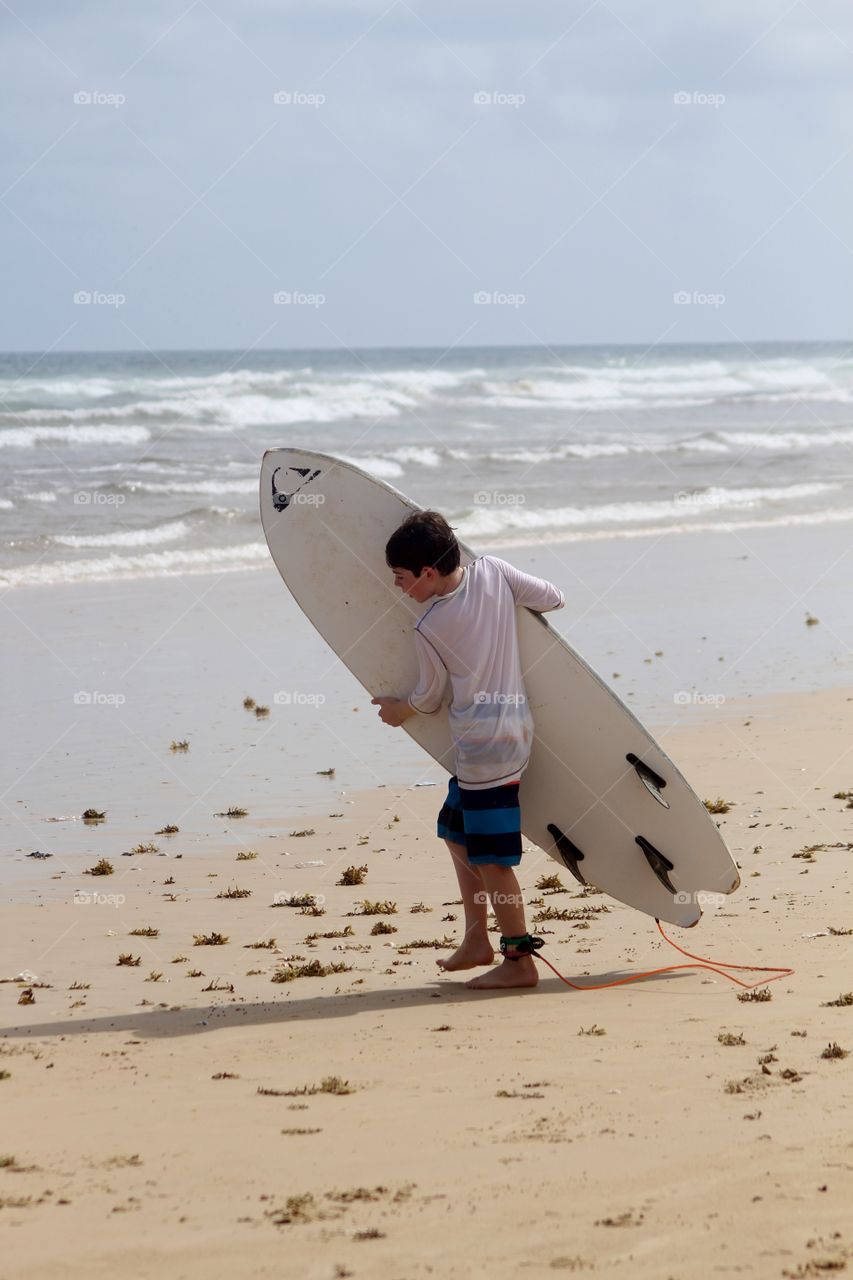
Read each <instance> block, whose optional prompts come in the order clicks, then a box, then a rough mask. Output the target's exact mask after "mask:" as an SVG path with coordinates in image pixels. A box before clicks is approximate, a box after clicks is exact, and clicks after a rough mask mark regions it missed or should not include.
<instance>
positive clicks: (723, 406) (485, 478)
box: [0, 342, 853, 588]
mask: <svg viewBox="0 0 853 1280" xmlns="http://www.w3.org/2000/svg"><path fill="white" fill-rule="evenodd" d="M284 445H289V446H296V447H298V446H304V447H306V448H311V449H317V450H320V451H322V452H327V453H331V454H334V455H336V456H339V457H341V458H344V459H347V460H349V461H352V462H354V463H356V464H357V465H359V466H361V467H362V468H364V469H365V470H366V471H368V472H371V473H372V474H373V475H375V476H377V477H380V478H381V479H383V480H387V481H389V482H390V483H392V484H394V485H395V486H397V487H398V488H400V489H401V490H402V491H403V492H405V493H406V494H408V495H410V496H411V497H412V498H414V499H415V500H416V501H417V502H420V503H421V504H423V505H429V506H433V507H437V508H438V509H440V510H441V511H443V512H444V513H445V514H446V515H447V516H448V517H449V519H450V520H451V523H452V524H453V525H454V526H455V527H456V529H457V531H458V533H459V535H460V536H461V537H462V538H464V539H466V540H469V541H471V542H472V543H473V544H474V545H475V547H477V548H478V549H482V550H485V549H488V548H489V547H490V546H501V547H508V546H513V545H519V544H539V543H542V542H549V541H550V542H555V541H565V540H591V539H602V538H622V539H626V538H634V537H639V536H643V535H645V534H648V533H661V532H667V533H669V534H674V535H679V536H682V537H685V538H689V537H690V535H691V533H694V532H696V531H700V530H701V531H708V530H713V529H740V528H763V527H772V526H786V525H789V526H790V525H798V524H799V525H804V524H808V525H813V524H830V523H848V522H850V521H853V347H851V346H849V345H848V344H845V343H842V342H827V343H761V344H755V345H754V346H753V347H752V348H751V349H747V348H745V347H744V346H742V345H732V346H726V345H720V344H707V345H684V344H680V345H678V346H661V345H658V346H654V347H651V348H649V347H640V346H636V347H628V346H609V347H592V346H583V347H555V348H553V349H545V348H541V347H536V348H522V347H489V348H466V349H456V350H450V351H446V352H443V351H440V350H415V349H397V350H393V349H391V350H376V349H373V350H365V351H360V352H345V351H344V352H342V351H307V350H306V351H291V352H278V351H259V352H252V353H249V354H245V353H240V352H229V351H221V352H209V351H208V352H177V351H168V352H162V353H159V354H149V353H139V352H128V353H124V352H109V353H67V354H48V355H33V354H29V355H28V354H22V353H20V354H10V355H4V356H0V472H2V488H0V524H2V539H0V585H2V586H4V587H7V588H11V587H16V586H22V585H28V584H36V585H37V584H53V583H60V582H62V583H74V582H91V581H99V580H100V581H102V580H106V579H111V578H132V577H158V576H162V575H172V574H182V575H183V574H188V573H197V572H210V571H217V572H227V571H235V570H247V569H251V568H254V567H259V566H261V565H266V564H267V563H268V555H267V551H266V546H265V543H264V540H263V535H262V533H261V530H260V525H259V522H258V515H257V476H258V469H259V465H260V459H261V454H262V453H263V451H264V450H265V449H267V448H271V447H277V446H284Z"/></svg>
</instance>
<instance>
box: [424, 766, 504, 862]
mask: <svg viewBox="0 0 853 1280" xmlns="http://www.w3.org/2000/svg"><path fill="white" fill-rule="evenodd" d="M437 833H438V835H439V836H440V838H441V839H442V840H450V841H452V843H453V844H461V845H464V846H465V849H466V851H467V854H468V861H469V862H470V863H472V864H473V865H474V866H477V865H479V864H481V863H484V862H493V863H496V864H497V865H498V866H499V867H517V866H518V864H519V863H520V862H521V809H520V808H519V805H518V783H517V782H507V783H503V784H502V785H501V786H498V787H487V788H486V789H485V790H482V791H469V790H468V789H467V788H466V787H460V786H459V782H458V780H457V779H456V777H452V778H451V779H450V784H449V786H448V788H447V799H446V800H445V802H444V804H443V805H442V806H441V810H440V812H439V815H438V826H437Z"/></svg>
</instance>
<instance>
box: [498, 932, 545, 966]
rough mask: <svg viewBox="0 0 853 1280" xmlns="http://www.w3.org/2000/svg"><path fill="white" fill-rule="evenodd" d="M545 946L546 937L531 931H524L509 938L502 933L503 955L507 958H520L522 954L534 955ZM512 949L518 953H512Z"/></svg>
mask: <svg viewBox="0 0 853 1280" xmlns="http://www.w3.org/2000/svg"><path fill="white" fill-rule="evenodd" d="M544 946H545V939H544V938H536V937H534V936H533V934H530V933H522V934H521V935H520V936H519V937H517V938H507V937H505V936H504V935H503V934H501V955H502V956H504V957H505V959H507V960H520V959H521V957H522V956H533V955H535V954H536V952H537V951H539V950H540V948H542V947H544ZM510 951H514V952H515V953H516V954H515V955H510V954H509V953H510Z"/></svg>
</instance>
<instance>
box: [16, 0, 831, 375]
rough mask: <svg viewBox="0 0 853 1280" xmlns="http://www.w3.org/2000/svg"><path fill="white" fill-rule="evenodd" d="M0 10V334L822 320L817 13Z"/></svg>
mask: <svg viewBox="0 0 853 1280" xmlns="http://www.w3.org/2000/svg"><path fill="white" fill-rule="evenodd" d="M0 24H2V38H3V44H4V48H5V53H6V70H5V72H4V77H3V84H2V87H0V98H2V105H3V122H2V126H0V127H2V133H3V148H2V175H0V177H1V178H2V181H0V187H2V190H3V193H4V194H3V196H2V204H0V219H2V234H3V242H4V250H5V252H4V260H5V261H4V271H3V277H4V279H3V286H4V287H3V299H4V306H3V310H2V333H0V348H2V349H3V350H18V351H20V350H38V351H41V350H45V349H48V348H51V349H57V350H63V349H65V350H98V349H131V350H135V349H144V348H145V347H150V348H154V349H157V348H238V349H244V348H249V347H255V346H258V347H267V348H269V347H277V348H281V347H316V346H321V347H337V346H340V345H347V346H351V347H364V346H438V347H445V346H451V345H464V346H477V345H486V344H492V343H500V344H515V343H523V344H535V343H542V342H547V343H599V342H601V343H608V342H638V343H646V342H649V343H651V342H654V341H670V342H687V341H715V340H716V341H741V340H745V341H750V342H751V341H757V340H762V339H765V340H767V339H821V338H842V339H843V338H849V337H851V336H853V325H851V323H850V318H851V298H853V288H851V285H853V270H851V255H853V217H851V212H853V209H851V206H853V201H851V167H853V154H851V149H853V126H852V125H851V122H853V10H851V7H850V5H849V2H845V0H810V3H809V4H806V3H800V2H799V0H795V3H793V4H790V5H788V4H786V0H737V2H735V0H695V2H694V3H690V4H684V5H681V6H678V5H673V4H672V3H671V0H648V2H647V3H641V2H640V0H634V2H633V3H628V2H627V0H606V3H605V2H604V0H595V2H593V0H590V2H589V3H587V2H585V0H581V2H580V3H570V4H565V3H556V2H554V3H548V4H546V3H541V2H539V0H526V2H525V3H522V4H500V3H496V2H495V0H490V2H489V3H486V2H483V0H464V3H459V0H454V2H453V3H447V2H445V0H433V3H429V4H425V3H413V2H412V3H404V2H403V0H397V2H395V3H390V2H389V3H383V2H382V0H379V2H378V3H373V2H372V0H351V2H350V3H346V4H338V3H327V2H325V0H304V2H303V3H301V4H299V5H295V4H291V3H286V2H283V0H210V2H208V0H195V2H190V0H187V2H186V3H184V2H182V0H176V2H175V3H166V2H164V0H146V3H145V4H144V5H139V4H136V3H129V2H128V0H76V2H75V3H73V4H70V3H68V0H44V2H43V3H35V2H34V0H29V2H27V0H9V3H8V4H7V3H5V0H4V4H3V6H2V8H0ZM276 95H278V98H279V100H278V101H276ZM288 97H289V101H288ZM75 98H76V99H77V100H76V101H75ZM81 99H82V100H81ZM80 295H83V297H84V298H85V297H86V296H87V295H88V296H90V298H91V300H90V301H88V302H86V301H83V302H80V301H77V302H75V297H79V296H80ZM277 295H278V296H279V297H281V296H282V295H283V296H284V297H285V298H287V296H288V295H289V297H290V301H289V302H287V301H279V302H276V301H275V298H276V296H277ZM477 295H480V296H481V299H482V298H483V297H485V298H486V299H487V300H486V301H483V300H481V301H476V300H475V299H476V298H477ZM677 295H681V296H682V298H684V297H686V299H687V300H686V301H676V296H677Z"/></svg>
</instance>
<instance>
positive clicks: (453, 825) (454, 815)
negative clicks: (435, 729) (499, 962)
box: [436, 776, 495, 973]
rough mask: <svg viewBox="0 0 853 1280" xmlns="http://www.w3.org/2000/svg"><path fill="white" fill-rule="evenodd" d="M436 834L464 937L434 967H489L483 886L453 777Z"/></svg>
mask: <svg viewBox="0 0 853 1280" xmlns="http://www.w3.org/2000/svg"><path fill="white" fill-rule="evenodd" d="M437 831H438V834H439V836H441V838H442V839H443V840H444V842H445V844H446V845H447V847H448V849H449V850H450V856H451V858H452V859H453V867H454V870H455V871H456V879H457V880H458V882H459V892H460V895H461V897H462V906H463V908H464V911H465V937H464V938H463V939H462V942H461V944H460V945H459V946H458V947H457V948H456V950H455V951H454V952H453V954H452V955H450V956H447V958H444V957H442V958H441V959H439V960H437V961H436V964H437V965H438V966H439V968H440V969H446V970H447V972H448V973H451V972H453V971H455V970H456V969H476V968H479V966H480V965H484V964H491V963H492V961H493V960H494V958H495V951H494V947H493V946H492V944H491V942H490V940H489V934H488V930H487V927H486V918H487V913H488V898H487V896H486V887H485V885H484V884H483V881H482V879H481V878H480V873H479V871H478V870H477V868H476V867H473V866H472V865H471V863H470V862H469V861H468V852H467V849H466V839H467V837H466V835H465V825H464V820H463V814H462V797H461V795H460V793H459V786H458V783H457V780H456V777H455V776H454V777H452V778H451V779H450V782H449V784H448V788H447V799H446V800H445V801H444V804H443V805H442V806H441V810H440V812H439V815H438V826H437Z"/></svg>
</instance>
